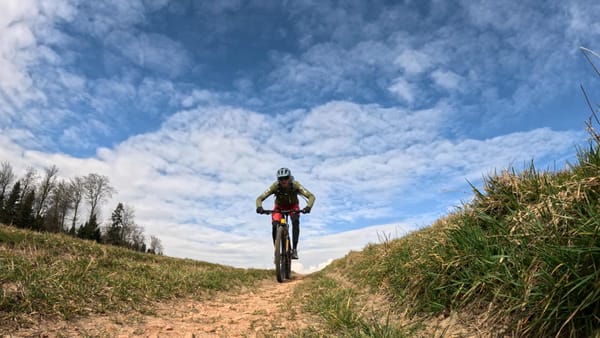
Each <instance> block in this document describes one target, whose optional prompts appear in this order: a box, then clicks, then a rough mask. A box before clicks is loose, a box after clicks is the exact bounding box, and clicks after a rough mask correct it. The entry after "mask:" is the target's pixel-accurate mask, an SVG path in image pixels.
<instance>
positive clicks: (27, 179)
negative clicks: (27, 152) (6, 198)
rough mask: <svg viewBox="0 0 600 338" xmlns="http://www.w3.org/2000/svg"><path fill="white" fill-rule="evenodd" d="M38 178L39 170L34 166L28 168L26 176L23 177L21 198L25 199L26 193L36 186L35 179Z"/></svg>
mask: <svg viewBox="0 0 600 338" xmlns="http://www.w3.org/2000/svg"><path fill="white" fill-rule="evenodd" d="M36 180H37V172H36V170H35V169H34V168H32V167H29V168H27V172H26V173H25V176H23V178H22V179H21V196H20V197H19V199H21V200H23V199H24V198H25V195H26V194H27V193H28V192H29V189H34V188H35V181H36Z"/></svg>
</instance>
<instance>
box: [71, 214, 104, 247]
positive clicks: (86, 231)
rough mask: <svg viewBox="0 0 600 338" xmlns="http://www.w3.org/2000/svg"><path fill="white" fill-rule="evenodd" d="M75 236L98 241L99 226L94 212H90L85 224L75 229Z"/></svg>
mask: <svg viewBox="0 0 600 338" xmlns="http://www.w3.org/2000/svg"><path fill="white" fill-rule="evenodd" d="M77 237H79V238H83V239H91V240H94V241H96V242H100V238H101V236H100V228H99V227H98V221H97V220H96V214H92V216H90V219H89V221H87V222H85V224H84V225H83V226H82V227H80V228H79V229H78V230H77Z"/></svg>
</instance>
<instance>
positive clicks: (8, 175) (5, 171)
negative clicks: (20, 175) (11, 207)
mask: <svg viewBox="0 0 600 338" xmlns="http://www.w3.org/2000/svg"><path fill="white" fill-rule="evenodd" d="M14 179H15V174H13V170H12V166H11V165H10V163H8V162H2V164H1V165H0V216H1V215H2V214H3V211H4V199H5V197H6V189H7V188H8V186H9V185H10V184H11V183H12V181H13V180H14Z"/></svg>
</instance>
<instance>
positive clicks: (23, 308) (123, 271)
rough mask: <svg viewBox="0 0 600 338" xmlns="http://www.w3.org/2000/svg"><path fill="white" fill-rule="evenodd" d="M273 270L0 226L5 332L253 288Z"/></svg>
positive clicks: (0, 315)
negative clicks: (44, 321) (43, 321)
mask: <svg viewBox="0 0 600 338" xmlns="http://www.w3.org/2000/svg"><path fill="white" fill-rule="evenodd" d="M266 278H272V271H268V270H257V269H238V268H232V267H226V266H221V265H216V264H210V263H204V262H199V261H193V260H186V259H176V258H170V257H164V256H156V255H150V254H144V253H139V252H134V251H131V250H127V249H123V248H118V247H113V246H106V245H99V244H96V243H94V242H90V241H82V240H79V239H75V238H72V237H69V236H65V235H60V234H44V233H36V232H31V231H27V230H19V229H16V228H13V227H6V226H0V286H1V287H2V293H1V294H0V323H2V324H0V332H2V331H3V330H11V329H14V328H17V327H19V326H27V325H28V324H30V323H34V322H35V321H37V320H38V319H39V317H40V316H41V317H44V318H48V319H50V318H59V319H71V318H73V317H76V316H85V315H90V314H98V313H107V312H127V311H130V310H135V311H140V312H142V313H151V312H152V310H153V304H155V302H159V301H162V300H167V299H173V298H178V297H198V298H200V297H205V296H208V295H209V294H211V293H214V292H216V291H224V290H232V289H235V288H240V287H243V286H252V285H254V284H255V283H256V282H257V281H260V280H263V279H266Z"/></svg>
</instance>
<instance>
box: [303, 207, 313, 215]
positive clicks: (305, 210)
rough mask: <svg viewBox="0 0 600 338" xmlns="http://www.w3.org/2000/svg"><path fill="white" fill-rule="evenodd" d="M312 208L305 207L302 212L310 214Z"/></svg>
mask: <svg viewBox="0 0 600 338" xmlns="http://www.w3.org/2000/svg"><path fill="white" fill-rule="evenodd" d="M310 209H311V208H310V207H304V209H302V212H303V213H305V214H310Z"/></svg>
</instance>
